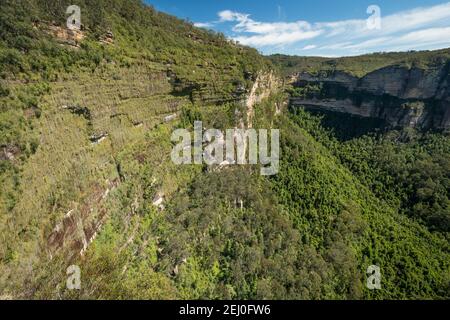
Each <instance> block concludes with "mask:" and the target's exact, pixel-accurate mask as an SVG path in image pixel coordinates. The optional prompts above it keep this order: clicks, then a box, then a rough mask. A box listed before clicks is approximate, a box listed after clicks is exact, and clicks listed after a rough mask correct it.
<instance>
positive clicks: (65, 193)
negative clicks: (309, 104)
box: [0, 0, 450, 299]
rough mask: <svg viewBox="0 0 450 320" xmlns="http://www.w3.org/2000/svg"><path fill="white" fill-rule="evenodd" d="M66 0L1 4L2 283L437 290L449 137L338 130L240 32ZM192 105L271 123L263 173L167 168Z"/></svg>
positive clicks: (445, 256) (3, 293)
mask: <svg viewBox="0 0 450 320" xmlns="http://www.w3.org/2000/svg"><path fill="white" fill-rule="evenodd" d="M70 4H72V3H69V1H62V0H61V1H49V0H20V1H10V0H6V1H3V2H2V3H1V5H0V6H1V10H0V64H1V66H2V68H1V80H0V85H1V87H0V111H1V114H0V131H1V137H0V139H1V140H0V146H1V149H2V150H0V151H1V152H2V153H1V157H0V181H1V193H0V238H1V244H0V297H1V298H2V299H9V298H18V299H21V298H22V299H23V298H43V299H80V298H83V299H100V298H103V299H383V298H384V299H398V298H400V299H413V298H448V297H449V261H450V259H449V247H448V243H449V242H448V225H446V224H445V223H448V220H446V219H447V218H446V217H447V215H448V190H449V184H448V181H449V179H450V177H449V175H448V174H449V169H448V161H447V160H448V155H449V150H448V137H447V136H445V135H440V134H436V135H429V136H426V137H423V138H420V137H416V138H414V137H412V136H410V135H411V134H412V133H410V135H409V136H408V135H406V133H402V134H400V133H399V135H402V137H403V138H404V137H405V136H408V137H410V138H411V141H410V143H409V144H405V141H407V140H405V139H397V140H398V141H397V140H396V139H395V138H396V136H395V134H394V133H392V132H391V133H390V134H391V135H394V136H393V137H386V139H385V140H383V141H385V142H383V143H381V142H378V140H376V138H374V137H372V136H369V135H367V134H366V133H364V134H360V135H358V136H356V135H350V136H347V137H346V138H345V139H341V138H342V135H340V134H339V133H340V132H338V131H336V130H337V129H333V130H335V131H333V130H331V129H330V125H329V124H330V123H329V122H327V121H325V120H326V119H321V118H317V117H316V116H313V115H311V114H310V113H308V112H306V111H304V110H302V109H300V110H299V109H290V110H289V109H288V108H286V105H287V100H288V96H287V95H286V94H285V93H284V92H283V90H282V88H281V82H282V81H281V80H279V79H278V78H277V74H278V73H279V71H277V69H276V68H274V67H273V66H272V64H271V62H270V61H269V60H267V59H266V58H264V57H263V56H261V55H259V54H258V52H257V51H256V50H254V49H251V48H246V47H242V46H240V45H236V44H235V43H232V42H230V41H228V40H227V39H225V37H224V36H223V35H220V34H214V33H212V32H208V31H205V30H201V29H197V28H195V27H193V26H192V24H190V23H187V22H184V21H181V20H178V19H176V18H174V17H171V16H168V15H165V14H163V13H159V12H157V11H155V10H154V9H152V8H150V7H147V6H144V5H142V4H141V3H140V2H139V1H134V0H109V1H106V0H105V1H79V3H78V4H79V6H80V7H81V12H82V16H81V17H82V24H83V27H82V30H81V32H80V33H67V32H65V26H64V24H65V20H66V17H67V16H66V15H65V10H66V8H67V6H69V5H70ZM249 109H250V110H249ZM250 111H251V112H250ZM195 120H202V121H203V124H204V127H205V128H217V129H227V128H233V127H238V126H241V125H242V124H246V125H249V124H250V122H251V124H252V125H253V127H254V128H256V129H258V128H265V129H270V128H277V129H280V131H281V152H282V153H281V165H280V172H279V173H278V175H276V176H273V177H263V176H260V175H259V170H258V169H259V168H258V166H231V167H227V168H224V169H218V168H210V167H207V166H206V165H185V166H177V165H175V164H174V163H173V162H172V161H171V159H170V152H171V150H172V147H173V143H172V142H171V141H170V136H171V134H172V131H173V130H174V129H176V128H188V129H192V127H193V123H194V121H195ZM344 124H345V122H343V125H344ZM351 125H352V124H351V123H349V124H348V126H349V127H350V126H351ZM331 127H333V128H336V126H334V125H333V126H331ZM343 131H344V132H346V133H350V131H349V130H347V128H346V127H345V126H344V129H343ZM413 132H415V131H413ZM400 140H401V141H400ZM397 142H398V143H397ZM375 150H376V152H375ZM416 150H420V151H421V153H420V156H417V158H415V156H414V157H413V155H414V154H415V152H416ZM388 151H389V153H388ZM383 156H384V157H383ZM392 158H393V160H392ZM403 159H407V160H408V161H403ZM390 164H395V165H394V166H390ZM423 168H429V169H430V170H431V172H432V174H431V175H430V176H427V175H426V177H427V178H426V179H427V183H428V178H430V179H431V182H430V183H429V184H427V185H426V186H422V185H421V184H420V181H421V176H420V174H424V175H425V173H424V170H423ZM410 176H411V177H413V178H412V180H409V179H408V177H410ZM446 199H447V200H446ZM445 201H447V202H445ZM435 208H438V209H439V210H435ZM442 221H444V223H443V222H442ZM446 221H447V222H446ZM70 265H78V266H79V267H80V269H81V271H82V277H81V281H82V282H81V289H80V290H69V289H68V288H67V287H66V279H67V273H66V270H67V267H68V266H70ZM371 265H378V266H380V268H381V273H382V288H381V290H369V289H368V288H367V287H366V279H367V274H366V270H367V268H368V267H369V266H371Z"/></svg>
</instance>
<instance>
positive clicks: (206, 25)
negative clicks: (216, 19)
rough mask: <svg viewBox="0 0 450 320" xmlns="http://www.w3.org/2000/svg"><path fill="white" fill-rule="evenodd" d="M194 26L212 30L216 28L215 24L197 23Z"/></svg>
mask: <svg viewBox="0 0 450 320" xmlns="http://www.w3.org/2000/svg"><path fill="white" fill-rule="evenodd" d="M194 26H196V27H197V28H212V27H214V23H212V22H196V23H194Z"/></svg>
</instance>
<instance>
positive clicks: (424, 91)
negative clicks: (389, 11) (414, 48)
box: [290, 59, 450, 130]
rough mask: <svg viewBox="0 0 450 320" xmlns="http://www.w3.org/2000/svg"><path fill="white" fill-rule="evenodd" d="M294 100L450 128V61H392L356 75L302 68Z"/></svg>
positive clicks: (397, 122) (393, 122) (397, 123)
mask: <svg viewBox="0 0 450 320" xmlns="http://www.w3.org/2000/svg"><path fill="white" fill-rule="evenodd" d="M290 81H291V83H292V85H293V86H294V88H295V89H294V91H295V92H294V94H293V95H292V98H291V103H292V104H293V105H294V106H301V105H302V106H305V107H306V108H311V109H318V110H327V111H337V112H345V113H349V114H352V115H357V116H361V117H372V118H379V119H383V120H385V121H386V122H387V124H388V125H389V126H392V127H414V128H418V129H437V130H445V129H449V128H450V61H449V60H448V59H437V60H436V61H433V62H432V63H430V64H428V65H427V66H418V65H414V64H413V65H411V66H408V65H406V64H399V65H392V66H387V67H383V68H381V69H377V70H375V71H372V72H369V73H367V74H366V75H365V76H362V77H357V76H354V75H351V74H350V73H347V72H344V71H338V70H336V71H323V72H319V73H318V74H311V73H309V72H300V73H297V74H295V75H293V76H292V77H291V78H290Z"/></svg>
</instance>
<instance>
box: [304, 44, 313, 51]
mask: <svg viewBox="0 0 450 320" xmlns="http://www.w3.org/2000/svg"><path fill="white" fill-rule="evenodd" d="M315 48H317V46H316V45H314V44H311V45H308V46H305V47H303V49H302V50H312V49H315Z"/></svg>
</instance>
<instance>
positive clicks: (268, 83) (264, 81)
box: [245, 72, 281, 128]
mask: <svg viewBox="0 0 450 320" xmlns="http://www.w3.org/2000/svg"><path fill="white" fill-rule="evenodd" d="M280 87H281V79H279V78H278V77H276V76H275V74H274V73H273V72H265V73H260V74H259V75H258V77H257V78H256V80H255V83H254V84H253V87H252V88H251V90H250V92H249V94H248V96H247V99H246V102H245V105H246V108H247V123H248V127H249V128H251V127H252V121H253V117H254V113H255V111H254V106H255V105H256V104H258V103H260V102H261V101H263V100H264V99H267V98H268V97H269V96H270V95H271V94H273V93H275V92H276V91H277V90H278V89H279V88H280Z"/></svg>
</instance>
